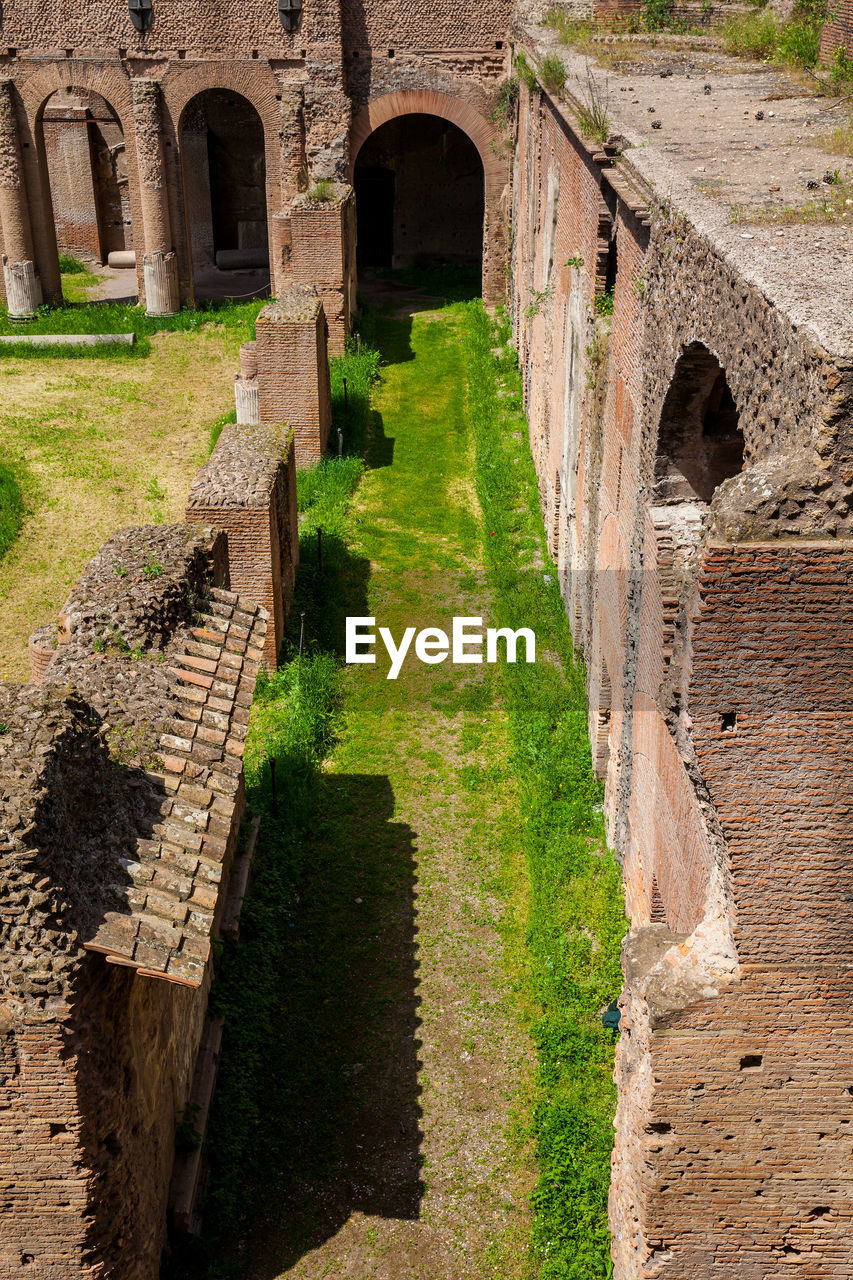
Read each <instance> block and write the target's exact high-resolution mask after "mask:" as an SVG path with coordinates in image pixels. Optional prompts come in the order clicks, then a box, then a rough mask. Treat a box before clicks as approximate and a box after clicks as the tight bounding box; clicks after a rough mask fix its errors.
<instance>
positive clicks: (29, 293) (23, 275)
mask: <svg viewBox="0 0 853 1280" xmlns="http://www.w3.org/2000/svg"><path fill="white" fill-rule="evenodd" d="M3 280H4V283H5V285H6V302H7V305H8V308H9V318H10V319H11V320H29V319H31V317H32V316H34V315H35V314H36V312H37V311H38V309H39V307H40V306H41V304H42V292H41V281H40V280H39V278H38V276H37V275H36V266H35V263H34V262H29V261H27V262H10V261H9V259H8V258H7V257H6V255H5V253H4V254H3Z"/></svg>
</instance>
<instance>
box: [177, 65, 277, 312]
mask: <svg viewBox="0 0 853 1280" xmlns="http://www.w3.org/2000/svg"><path fill="white" fill-rule="evenodd" d="M181 147H182V160H183V177H184V194H185V207H186V218H187V232H188V236H189V241H190V246H191V252H192V263H193V277H194V285H195V294H196V297H197V298H211V297H226V296H231V297H236V296H243V295H251V294H252V293H253V292H257V293H259V294H260V293H265V292H268V290H269V262H270V258H269V237H268V228H267V191H266V158H265V154H264V129H263V124H262V122H261V118H260V116H259V115H258V113H257V111H256V110H255V108H254V107H253V106H252V104H251V103H250V102H249V101H248V100H247V99H246V98H243V97H241V95H240V94H238V93H232V92H230V91H229V90H225V89H208V90H205V92H204V93H200V94H198V95H197V96H196V97H195V98H193V99H192V101H191V102H190V103H189V104H188V106H187V108H186V110H185V112H184V116H183V121H182V129H181Z"/></svg>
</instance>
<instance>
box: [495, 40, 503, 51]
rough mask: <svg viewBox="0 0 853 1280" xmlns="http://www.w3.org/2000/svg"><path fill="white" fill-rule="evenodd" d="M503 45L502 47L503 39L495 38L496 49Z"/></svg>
mask: <svg viewBox="0 0 853 1280" xmlns="http://www.w3.org/2000/svg"><path fill="white" fill-rule="evenodd" d="M503 47H504V42H503V40H496V41H495V48H496V49H502V48H503Z"/></svg>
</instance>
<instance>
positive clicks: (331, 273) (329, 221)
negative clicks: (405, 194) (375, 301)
mask: <svg viewBox="0 0 853 1280" xmlns="http://www.w3.org/2000/svg"><path fill="white" fill-rule="evenodd" d="M288 276H289V279H290V280H292V281H293V283H294V284H297V285H305V286H308V287H310V288H314V289H316V291H317V294H318V295H319V297H320V300H321V301H322V303H323V310H324V312H325V314H326V323H327V325H328V337H329V351H330V352H331V354H332V355H343V352H344V346H345V343H346V339H347V337H348V335H349V333H350V329H351V324H352V312H353V309H354V306H355V197H354V195H353V191H352V188H351V187H350V186H347V185H346V184H345V183H338V184H336V186H335V195H334V198H333V199H331V200H328V201H324V202H322V203H316V202H313V201H311V200H310V199H308V198H307V197H304V196H300V197H297V199H296V200H295V201H294V205H293V208H292V210H291V213H290V262H289V268H288Z"/></svg>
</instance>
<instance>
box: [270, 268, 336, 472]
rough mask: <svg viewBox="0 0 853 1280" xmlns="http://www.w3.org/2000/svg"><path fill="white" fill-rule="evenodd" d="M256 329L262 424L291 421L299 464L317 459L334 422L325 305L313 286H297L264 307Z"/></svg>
mask: <svg viewBox="0 0 853 1280" xmlns="http://www.w3.org/2000/svg"><path fill="white" fill-rule="evenodd" d="M256 332H257V347H256V354H257V361H258V397H259V403H260V417H261V422H263V423H272V424H278V423H282V422H286V423H287V424H288V425H289V426H290V427H292V429H293V438H294V446H295V450H296V463H297V466H306V465H308V464H309V463H311V462H316V461H317V459H318V458H320V457H322V455H323V450H324V449H325V447H326V442H327V440H328V436H329V429H330V427H331V422H332V392H331V385H330V381H329V361H328V355H327V346H326V318H325V314H324V311H323V304H322V302H321V301H320V299H319V298H318V297H317V296H316V294H315V292H314V291H313V290H312V289H310V288H309V287H308V286H300V285H293V286H292V287H291V288H290V289H288V290H286V291H285V292H284V293H283V294H282V295H281V296H280V297H279V298H278V300H277V301H276V302H275V303H274V304H272V305H270V306H266V307H264V309H263V310H262V311H261V313H260V315H259V316H258V320H257V326H256Z"/></svg>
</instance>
